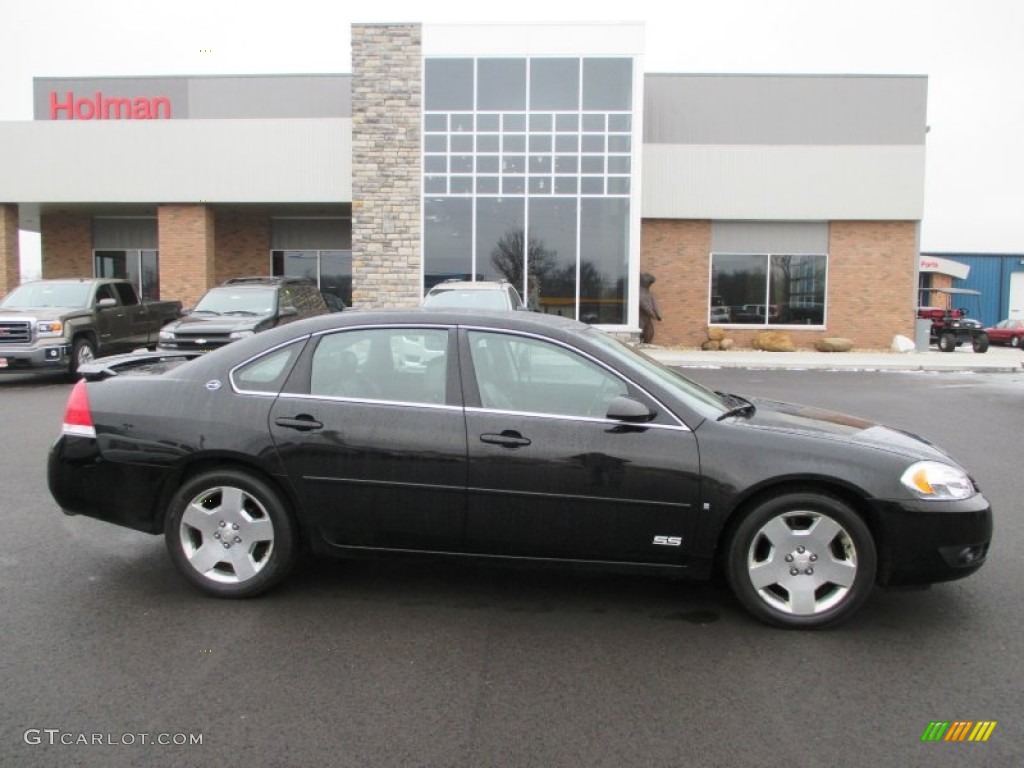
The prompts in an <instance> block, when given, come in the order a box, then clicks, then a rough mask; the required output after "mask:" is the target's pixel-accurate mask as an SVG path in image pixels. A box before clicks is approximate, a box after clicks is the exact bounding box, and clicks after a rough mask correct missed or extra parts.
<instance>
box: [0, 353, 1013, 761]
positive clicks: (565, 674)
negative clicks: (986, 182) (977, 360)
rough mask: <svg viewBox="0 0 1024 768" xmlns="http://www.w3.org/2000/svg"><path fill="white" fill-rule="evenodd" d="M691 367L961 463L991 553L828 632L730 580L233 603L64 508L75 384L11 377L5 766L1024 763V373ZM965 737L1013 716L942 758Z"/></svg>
mask: <svg viewBox="0 0 1024 768" xmlns="http://www.w3.org/2000/svg"><path fill="white" fill-rule="evenodd" d="M687 373H688V375H690V376H691V377H693V378H695V379H697V380H699V381H702V382H704V383H706V384H709V385H710V386H713V387H714V388H716V389H728V390H731V391H737V392H742V393H746V394H756V395H760V396H765V397H775V398H779V399H787V400H796V401H800V402H808V403H811V404H815V405H820V406H824V407H831V408H836V409H839V410H843V411H847V412H852V413H857V414H858V415H863V416H867V417H870V418H876V419H880V420H884V421H887V422H889V423H892V424H894V425H895V426H899V427H902V428H904V429H907V430H909V431H913V432H917V433H919V434H921V435H923V436H925V437H928V438H930V439H932V440H933V441H935V442H937V443H939V444H940V445H942V446H944V447H946V448H947V449H949V450H950V451H951V452H952V453H953V454H954V455H955V456H956V457H957V458H958V459H960V460H961V461H963V462H964V463H965V464H966V465H967V466H968V467H969V468H970V469H971V470H972V472H973V473H974V474H975V476H976V478H977V479H978V482H979V483H980V484H981V486H982V487H983V489H984V491H985V493H986V495H987V496H988V497H989V499H990V500H991V501H992V503H993V506H994V508H995V511H996V539H995V542H994V545H993V548H992V551H991V555H990V560H989V563H988V564H987V565H986V566H985V568H983V569H982V570H981V571H980V572H979V573H978V574H976V575H975V576H973V577H972V578H970V579H966V580H964V581H961V582H954V583H950V584H945V585H939V586H936V587H935V588H933V589H931V590H929V591H925V592H891V593H890V592H878V593H876V594H875V595H874V596H873V597H872V599H871V601H870V602H869V603H868V604H867V606H866V607H865V609H864V610H863V611H862V612H861V613H860V614H858V616H856V617H855V618H854V619H853V620H852V621H851V622H850V623H849V624H847V625H844V626H842V627H840V628H837V629H834V630H829V631H824V632H811V633H807V632H791V631H784V630H776V629H771V628H768V627H766V626H763V625H761V624H759V623H757V622H756V621H754V620H753V619H751V618H749V617H748V615H747V614H746V613H745V612H744V611H743V610H742V609H741V608H740V607H739V605H738V604H737V603H736V602H735V601H734V599H733V598H732V597H731V595H730V593H729V592H728V590H727V589H726V588H725V587H724V586H723V585H721V584H719V583H710V584H687V583H677V582H671V581H666V580H662V579H655V578H643V577H635V576H616V575H609V574H594V573H588V572H572V571H570V572H567V571H561V570H519V569H513V568H506V567H495V566H477V565H464V564H412V563H395V562H360V563H342V562H333V561H316V562H312V563H308V564H306V565H305V566H304V567H302V568H301V569H300V570H299V572H298V573H297V574H295V575H294V577H293V578H291V579H290V580H289V581H287V582H286V583H285V584H284V585H282V587H281V588H279V589H277V590H275V591H274V592H272V593H270V594H268V595H266V596H264V597H262V598H259V599H255V600H250V601H236V602H231V601H218V600H213V599H209V598H205V597H201V596H199V595H198V594H197V593H196V592H194V591H193V590H192V589H191V588H190V587H188V585H186V584H185V583H184V581H183V580H182V579H180V578H179V577H178V575H177V574H176V573H175V571H174V570H173V568H172V566H171V564H170V562H169V561H168V559H167V557H166V553H165V551H164V548H163V541H162V539H161V538H155V537H149V536H146V535H144V534H138V533H134V532H131V531H127V530H123V529H119V528H114V527H112V526H108V525H105V524H103V523H101V522H98V521H95V520H89V519H81V518H68V517H65V516H63V515H62V514H60V512H59V511H58V510H57V509H56V507H55V505H54V504H53V501H52V499H51V498H50V497H49V494H48V492H47V490H46V484H45V474H44V459H45V455H46V451H47V448H48V445H49V444H50V442H51V441H52V440H53V439H54V437H55V436H56V434H57V432H58V431H59V428H60V421H61V414H62V408H63V402H64V399H65V397H66V395H67V392H68V390H69V385H68V384H67V383H66V382H65V381H62V380H59V379H53V380H39V381H37V380H21V379H18V378H14V377H9V378H6V379H0V404H2V407H3V409H4V413H5V418H4V429H5V432H4V435H3V437H0V477H3V478H5V488H4V492H3V495H2V499H3V500H2V502H0V514H2V519H3V520H4V523H5V534H6V535H5V536H4V542H5V545H6V546H5V548H4V550H3V551H2V552H0V584H2V587H3V588H2V590H0V600H2V603H0V628H2V637H3V638H4V651H3V653H2V654H0V687H2V689H3V691H4V694H3V696H2V697H0V724H2V727H0V765H5V766H6V765H18V766H35V765H40V766H42V765H72V764H74V765H86V766H93V765H95V766H119V765H140V766H149V765H154V766H156V765H170V764H173V765H181V766H187V765H196V766H208V765H214V764H220V765H228V766H231V765H246V766H292V765H321V764H330V765H339V766H343V765H353V766H356V765H387V766H389V765H410V764H413V765H431V766H434V765H437V766H482V765H502V766H504V765H595V766H597V765H609V766H612V765H614V766H622V765H695V766H701V765H714V766H764V765H785V764H788V765H800V766H804V765H815V764H827V765H836V766H846V765H849V766H862V765H878V766H888V765H900V766H945V765H949V766H953V765H986V766H1011V765H1019V764H1020V759H1021V755H1022V754H1024V725H1022V723H1021V721H1020V719H1019V718H1020V713H1021V712H1022V711H1024V693H1022V690H1024V688H1022V685H1021V682H1022V680H1024V652H1022V648H1024V644H1022V643H1021V637H1022V634H1024V605H1022V603H1024V600H1022V597H1021V594H1022V589H1021V584H1024V561H1022V559H1021V558H1020V556H1019V553H1020V551H1021V549H1022V545H1024V524H1022V521H1021V515H1020V502H1019V497H1020V491H1021V483H1020V471H1019V465H1018V464H1017V461H1016V457H1017V453H1018V450H1017V446H1018V445H1019V440H1020V435H1021V434H1022V428H1024V415H1022V408H1021V405H1022V404H1024V374H1010V373H1003V374H964V373H928V372H917V373H899V372H842V371H778V370H743V369H716V368H702V369H693V370H688V371H687ZM110 491H111V493H116V492H117V489H116V488H111V489H110ZM957 720H962V721H996V722H997V725H996V727H995V728H994V730H993V731H992V733H991V736H990V738H989V740H988V741H987V742H985V743H953V742H942V743H924V742H922V741H921V737H922V735H923V733H924V732H925V730H926V729H927V727H928V726H929V723H930V722H932V721H957ZM197 735H198V736H199V737H200V740H201V743H195V737H196V736H197ZM161 737H166V738H164V739H163V740H165V741H168V742H170V743H168V744H161V743H157V742H158V741H159V740H160V739H161ZM83 738H84V739H85V743H82V739H83ZM182 741H184V743H179V742H182ZM68 742H70V743H68Z"/></svg>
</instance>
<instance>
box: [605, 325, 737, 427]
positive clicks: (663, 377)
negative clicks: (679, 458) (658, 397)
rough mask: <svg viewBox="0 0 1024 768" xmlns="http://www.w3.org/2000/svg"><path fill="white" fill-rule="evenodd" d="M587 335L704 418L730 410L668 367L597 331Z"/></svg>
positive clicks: (704, 388) (721, 401) (625, 364)
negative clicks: (673, 394)
mask: <svg viewBox="0 0 1024 768" xmlns="http://www.w3.org/2000/svg"><path fill="white" fill-rule="evenodd" d="M586 333H587V334H588V338H590V339H591V340H593V341H595V342H597V343H598V344H599V345H600V346H601V347H602V348H604V350H605V351H606V352H608V353H609V354H611V355H612V356H613V357H615V359H616V360H617V361H618V362H619V363H620V364H622V365H623V366H624V367H626V368H627V369H633V370H639V371H640V372H641V373H643V374H645V375H646V376H647V377H648V378H651V379H655V380H656V381H657V382H658V383H659V384H661V385H662V386H663V387H665V388H666V389H670V390H671V391H672V392H674V393H675V394H676V396H677V397H678V398H679V399H680V400H683V401H685V402H686V403H688V404H689V405H690V406H691V407H692V408H693V409H694V410H696V411H698V412H699V413H701V414H702V415H703V416H705V417H706V418H717V417H718V416H720V415H721V414H723V413H725V412H726V411H728V410H729V409H730V408H732V407H733V406H732V405H730V404H728V403H726V402H725V401H724V399H723V398H722V397H720V396H719V395H717V394H716V393H714V392H712V391H711V390H710V389H707V388H706V387H703V386H701V385H700V384H698V383H697V382H695V381H691V380H690V379H688V378H686V377H685V376H683V375H682V374H681V373H679V372H678V371H674V370H672V369H671V368H669V367H668V366H667V365H665V364H663V363H660V362H658V361H657V360H655V359H654V358H651V357H648V356H647V355H645V354H644V353H643V352H639V351H638V350H636V349H634V348H633V347H631V346H629V345H628V344H625V343H624V342H622V341H619V340H618V339H616V338H614V337H613V336H609V335H608V334H606V333H604V332H603V331H599V330H597V329H596V328H592V329H589V330H588V331H586Z"/></svg>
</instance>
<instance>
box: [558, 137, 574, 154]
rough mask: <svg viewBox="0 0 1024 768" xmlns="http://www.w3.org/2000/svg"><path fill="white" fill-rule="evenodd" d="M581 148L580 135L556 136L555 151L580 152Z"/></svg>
mask: <svg viewBox="0 0 1024 768" xmlns="http://www.w3.org/2000/svg"><path fill="white" fill-rule="evenodd" d="M579 149H580V137H579V136H556V137H555V151H556V152H578V151H579Z"/></svg>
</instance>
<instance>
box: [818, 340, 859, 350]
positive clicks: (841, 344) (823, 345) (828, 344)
mask: <svg viewBox="0 0 1024 768" xmlns="http://www.w3.org/2000/svg"><path fill="white" fill-rule="evenodd" d="M814 348H815V349H816V350H818V351H819V352H849V351H850V350H851V349H853V341H852V340H850V339H839V338H830V339H818V340H817V341H816V342H814Z"/></svg>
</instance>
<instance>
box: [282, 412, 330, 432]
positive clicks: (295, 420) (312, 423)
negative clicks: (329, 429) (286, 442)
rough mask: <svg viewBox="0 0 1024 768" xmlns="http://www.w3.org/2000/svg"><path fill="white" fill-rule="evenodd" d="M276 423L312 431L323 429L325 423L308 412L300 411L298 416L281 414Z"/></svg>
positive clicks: (289, 427)
mask: <svg viewBox="0 0 1024 768" xmlns="http://www.w3.org/2000/svg"><path fill="white" fill-rule="evenodd" d="M274 423H275V424H277V426H279V427H286V428H288V429H297V430H299V432H311V431H313V430H314V429H321V428H322V427H323V424H321V423H320V422H319V421H317V420H316V419H314V418H313V417H312V416H310V415H309V414H308V413H300V414H299V415H298V416H291V417H289V416H281V417H279V418H276V419H274Z"/></svg>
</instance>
